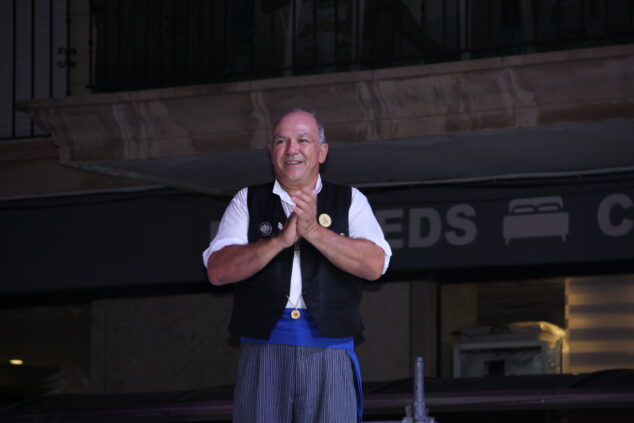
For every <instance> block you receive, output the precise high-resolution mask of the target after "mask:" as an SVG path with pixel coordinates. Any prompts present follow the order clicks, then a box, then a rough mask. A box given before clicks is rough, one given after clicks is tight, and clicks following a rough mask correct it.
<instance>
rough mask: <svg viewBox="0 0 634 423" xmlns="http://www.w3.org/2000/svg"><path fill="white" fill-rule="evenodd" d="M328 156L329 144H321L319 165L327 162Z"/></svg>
mask: <svg viewBox="0 0 634 423" xmlns="http://www.w3.org/2000/svg"><path fill="white" fill-rule="evenodd" d="M327 156H328V143H326V142H325V143H322V144H319V163H323V162H325V161H326V157H327Z"/></svg>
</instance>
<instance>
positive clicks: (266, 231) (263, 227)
mask: <svg viewBox="0 0 634 423" xmlns="http://www.w3.org/2000/svg"><path fill="white" fill-rule="evenodd" d="M271 232H273V227H272V226H271V224H270V223H269V222H262V223H260V233H261V234H262V236H269V235H271Z"/></svg>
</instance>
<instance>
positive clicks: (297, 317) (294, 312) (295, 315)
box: [291, 309, 302, 320]
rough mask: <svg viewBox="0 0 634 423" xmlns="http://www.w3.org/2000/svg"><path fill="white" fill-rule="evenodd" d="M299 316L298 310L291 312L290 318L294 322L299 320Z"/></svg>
mask: <svg viewBox="0 0 634 423" xmlns="http://www.w3.org/2000/svg"><path fill="white" fill-rule="evenodd" d="M301 315H302V313H300V312H299V310H298V309H295V310H293V311H291V317H292V318H293V319H295V320H297V319H299V316H301Z"/></svg>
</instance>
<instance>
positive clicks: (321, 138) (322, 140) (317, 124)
mask: <svg viewBox="0 0 634 423" xmlns="http://www.w3.org/2000/svg"><path fill="white" fill-rule="evenodd" d="M292 114H300V115H305V116H306V117H309V118H310V119H312V121H313V122H314V124H315V128H316V132H317V136H318V138H319V143H320V144H323V143H325V142H326V134H325V133H324V125H322V123H321V122H320V121H319V119H317V116H316V115H315V113H312V112H309V111H307V110H304V109H301V108H295V109H293V110H291V111H289V112H286V113H284V114H282V115H281V116H279V117H278V118H277V119H275V121H274V122H273V126H272V127H271V132H270V133H269V144H270V143H271V142H272V141H273V139H274V138H275V129H276V128H277V127H278V125H279V124H280V122H281V121H282V120H283V119H285V118H286V117H287V116H289V115H292Z"/></svg>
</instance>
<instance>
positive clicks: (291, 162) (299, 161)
mask: <svg viewBox="0 0 634 423" xmlns="http://www.w3.org/2000/svg"><path fill="white" fill-rule="evenodd" d="M300 163H302V161H301V160H287V161H285V162H284V164H285V165H288V166H294V165H298V164H300Z"/></svg>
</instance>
